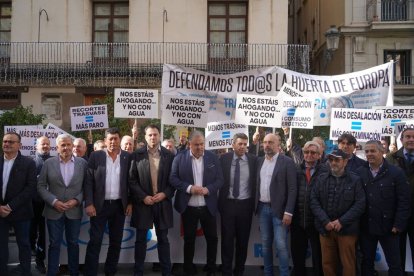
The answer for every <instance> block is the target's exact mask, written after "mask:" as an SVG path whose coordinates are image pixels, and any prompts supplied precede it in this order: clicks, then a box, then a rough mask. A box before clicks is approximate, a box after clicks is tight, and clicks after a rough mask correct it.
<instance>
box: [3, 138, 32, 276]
mask: <svg viewBox="0 0 414 276" xmlns="http://www.w3.org/2000/svg"><path fill="white" fill-rule="evenodd" d="M20 140H21V137H20V135H19V134H17V133H14V132H10V133H7V134H5V135H4V136H3V147H2V148H3V158H0V171H1V174H0V175H1V178H0V187H1V196H0V248H1V249H0V274H2V275H7V274H8V273H7V263H8V259H9V249H8V246H9V229H10V228H11V227H13V229H14V233H15V235H16V242H17V245H18V248H19V261H20V267H21V270H22V273H23V274H22V275H31V272H30V261H31V248H30V220H31V219H32V218H33V207H32V196H33V194H34V193H35V191H36V181H37V177H36V164H35V162H34V161H33V159H32V158H29V157H26V156H22V155H21V154H20V151H19V149H20V146H21V143H20Z"/></svg>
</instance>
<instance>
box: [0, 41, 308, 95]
mask: <svg viewBox="0 0 414 276" xmlns="http://www.w3.org/2000/svg"><path fill="white" fill-rule="evenodd" d="M309 51H310V47H309V46H308V45H287V44H207V43H77V42H76V43H75V42H40V43H35V42H12V43H0V66H1V67H0V85H2V86H5V85H7V86H9V85H11V86H56V85H61V86H85V87H116V86H127V87H131V86H134V87H139V86H159V85H160V82H161V76H162V65H163V64H164V63H171V64H178V65H182V66H187V67H191V68H194V69H199V70H203V71H207V72H211V73H216V74H230V73H235V72H240V71H245V70H249V69H253V68H259V67H264V66H273V65H277V66H281V67H284V68H288V69H290V70H294V71H297V72H303V73H308V72H309Z"/></svg>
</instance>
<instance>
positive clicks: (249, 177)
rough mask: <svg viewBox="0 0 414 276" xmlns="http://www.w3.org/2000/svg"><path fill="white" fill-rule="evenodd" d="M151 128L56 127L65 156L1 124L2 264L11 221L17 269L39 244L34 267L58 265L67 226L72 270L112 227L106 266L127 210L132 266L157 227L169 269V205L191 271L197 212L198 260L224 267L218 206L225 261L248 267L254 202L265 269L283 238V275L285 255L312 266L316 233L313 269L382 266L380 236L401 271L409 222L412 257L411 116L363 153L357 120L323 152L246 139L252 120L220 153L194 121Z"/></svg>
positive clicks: (297, 264)
mask: <svg viewBox="0 0 414 276" xmlns="http://www.w3.org/2000/svg"><path fill="white" fill-rule="evenodd" d="M144 134H145V145H144V146H141V147H139V148H134V145H135V141H134V139H133V138H132V137H130V136H123V137H122V136H121V133H120V132H119V130H118V129H117V128H109V129H107V130H106V131H105V139H104V140H99V141H96V142H95V144H93V145H92V143H89V144H86V141H85V140H84V139H81V138H76V139H74V140H73V139H72V136H70V135H68V134H61V135H59V136H58V137H57V138H56V148H57V153H58V155H57V156H51V155H50V149H51V147H50V141H49V139H48V138H47V137H39V138H38V139H37V143H36V149H37V153H36V156H35V158H34V159H33V158H31V157H26V156H23V155H21V153H20V151H19V149H20V146H21V143H20V142H21V137H20V135H19V134H17V133H7V134H5V135H4V137H3V147H2V149H3V154H4V156H3V158H1V159H0V170H1V172H2V173H1V174H2V178H0V187H1V191H2V194H1V197H0V247H1V250H0V274H1V275H7V271H8V266H7V264H8V250H7V248H8V241H9V230H10V228H13V229H14V233H15V236H16V242H17V245H18V250H19V261H20V266H19V268H20V270H21V275H31V266H30V263H31V254H32V250H33V249H34V250H35V251H36V252H35V255H36V268H37V269H38V270H39V271H40V272H41V273H46V274H47V275H49V276H54V275H57V274H58V270H59V263H60V248H61V245H62V241H63V235H65V240H66V245H67V251H68V253H67V256H68V269H69V273H70V275H79V274H80V272H79V263H84V267H83V274H84V275H88V276H89V275H98V266H99V255H100V252H101V246H102V240H103V235H104V232H105V231H108V235H109V247H108V251H107V254H106V261H105V264H104V272H105V275H115V274H116V272H117V266H118V262H119V257H120V251H121V243H122V236H123V227H124V223H125V218H126V216H131V220H130V221H131V226H132V227H134V228H135V229H136V240H135V251H134V257H135V265H134V271H133V274H134V275H144V262H145V257H146V251H147V232H148V230H149V229H152V228H155V233H156V235H157V250H158V258H159V265H160V270H161V274H162V275H172V274H171V273H172V263H171V256H170V243H169V240H168V230H169V229H170V228H172V227H173V226H174V225H173V208H175V210H176V211H177V212H178V213H179V214H180V215H181V219H182V229H183V239H184V248H183V253H184V254H183V256H184V262H183V269H182V273H183V275H196V274H197V267H196V266H195V264H194V262H193V259H194V254H195V250H196V248H195V247H196V243H195V241H196V236H197V227H198V224H199V223H200V224H201V227H202V230H203V233H204V237H205V241H206V247H205V250H206V261H205V266H204V268H203V271H204V272H205V274H206V275H216V274H218V273H219V272H218V267H217V265H216V262H217V260H216V259H217V257H216V256H217V248H218V241H219V239H218V234H217V228H218V222H217V219H218V214H220V224H219V225H220V227H221V241H220V242H221V263H222V265H221V267H220V273H221V274H222V275H225V276H231V275H236V276H239V275H245V274H244V271H245V263H246V259H247V253H248V245H249V237H250V232H251V231H256V229H253V230H252V229H251V225H252V218H253V215H256V216H257V217H258V220H259V228H260V229H259V231H260V236H261V239H262V256H263V272H264V275H266V276H268V275H274V273H273V270H274V265H273V260H274V257H273V252H274V251H275V250H276V252H277V257H278V261H279V264H278V269H279V275H282V276H288V275H290V273H291V271H290V267H289V258H290V256H291V257H292V262H293V273H294V275H296V276H302V275H306V273H307V271H308V270H309V269H308V270H307V269H306V267H305V261H306V257H307V254H308V244H310V250H311V252H312V268H311V270H313V271H312V273H313V274H312V275H325V276H331V275H339V273H341V274H342V275H344V276H352V275H363V276H365V275H367V276H371V275H376V271H375V269H374V262H375V256H376V252H377V244H378V243H380V244H381V246H382V249H383V252H384V255H385V258H386V262H387V264H388V268H389V275H392V276H398V275H404V273H405V272H404V270H405V259H406V256H405V251H406V247H405V244H406V237H407V235H408V237H409V241H410V249H411V252H412V254H411V256H412V258H413V260H412V261H413V263H414V215H411V209H412V207H414V206H413V204H414V200H412V198H413V197H412V192H413V191H414V189H413V185H414V164H413V162H414V129H411V128H408V129H405V130H404V131H403V132H402V134H401V142H402V145H403V147H402V148H401V149H399V150H398V151H396V152H390V153H388V154H387V155H386V157H385V158H384V154H385V153H386V151H385V149H384V145H383V144H384V143H381V141H369V142H367V143H366V144H365V146H364V151H365V156H366V161H365V160H363V159H361V158H359V157H357V156H356V155H355V153H354V152H355V149H356V146H357V141H356V139H355V138H354V137H353V136H352V135H350V134H343V135H342V136H341V137H339V139H338V149H336V150H334V151H332V152H331V153H330V154H328V155H326V154H325V152H324V151H325V144H324V143H323V139H321V138H320V137H315V138H314V139H312V140H311V141H308V142H306V143H305V145H304V146H303V147H302V148H300V147H299V146H298V145H295V144H294V143H292V140H290V146H289V148H288V150H287V151H286V152H285V151H282V149H281V137H280V136H279V135H278V134H274V133H269V134H266V135H265V136H264V138H263V141H262V146H263V149H262V152H261V151H259V150H252V148H255V147H254V144H255V143H257V142H258V140H259V135H258V134H255V135H254V137H253V141H252V142H251V147H250V149H248V140H249V139H248V137H247V135H245V134H243V133H238V134H236V135H235V136H234V137H233V144H232V150H231V151H229V152H227V153H221V154H220V155H217V154H215V153H213V152H211V151H208V150H205V137H204V135H203V133H202V132H199V131H193V132H192V133H191V134H190V135H189V137H187V136H186V135H183V136H181V137H180V144H179V145H178V146H177V147H175V145H174V144H175V143H174V140H170V139H168V140H165V141H163V142H162V143H161V137H160V129H159V127H158V126H156V125H148V126H147V127H146V128H145V133H144ZM285 134H286V132H285ZM387 146H388V145H387ZM258 149H259V148H258ZM88 152H89V154H88ZM249 152H254V153H255V154H252V153H249ZM83 213H86V215H87V216H89V218H90V230H89V236H90V239H89V242H88V245H87V249H86V255H85V259H84V260H79V244H78V238H79V234H80V227H81V219H82V216H83ZM45 225H46V227H47V230H48V231H47V233H48V241H49V242H48V245H46V244H45V240H46V239H45V233H46V231H45ZM175 227H179V226H177V225H175ZM289 231H290V248H289V242H288V237H289V236H288V232H289ZM46 246H47V250H46ZM198 250H202V249H201V248H199V249H198ZM45 252H47V267H46V266H45V259H46V254H45Z"/></svg>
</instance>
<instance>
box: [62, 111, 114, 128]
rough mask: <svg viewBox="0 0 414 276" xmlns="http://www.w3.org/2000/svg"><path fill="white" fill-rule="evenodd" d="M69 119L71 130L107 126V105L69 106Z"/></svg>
mask: <svg viewBox="0 0 414 276" xmlns="http://www.w3.org/2000/svg"><path fill="white" fill-rule="evenodd" d="M70 120H71V127H72V131H82V130H89V129H103V128H108V107H107V105H106V104H102V105H89V106H76V107H71V108H70Z"/></svg>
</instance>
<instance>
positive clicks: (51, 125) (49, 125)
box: [45, 123, 76, 139]
mask: <svg viewBox="0 0 414 276" xmlns="http://www.w3.org/2000/svg"><path fill="white" fill-rule="evenodd" d="M45 129H52V130H54V131H56V132H57V133H59V134H67V135H70V136H71V137H72V139H75V138H76V137H75V136H73V135H71V134H69V133H67V132H66V131H64V130H63V129H61V128H60V127H58V126H56V125H54V124H52V123H48V124H47V125H46V127H45Z"/></svg>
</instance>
